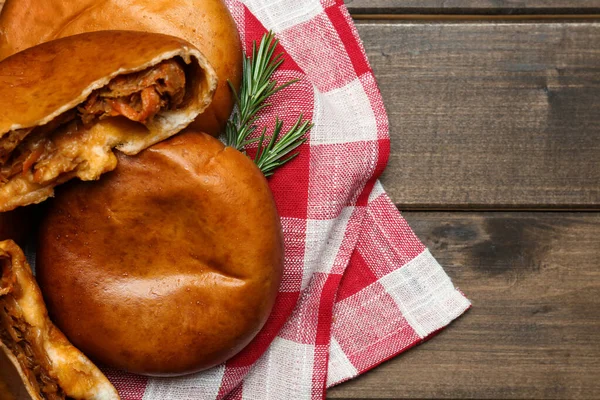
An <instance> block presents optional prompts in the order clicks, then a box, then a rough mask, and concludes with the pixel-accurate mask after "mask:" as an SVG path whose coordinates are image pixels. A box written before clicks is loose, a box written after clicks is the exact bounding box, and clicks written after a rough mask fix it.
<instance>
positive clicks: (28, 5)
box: [0, 0, 242, 135]
mask: <svg viewBox="0 0 600 400" xmlns="http://www.w3.org/2000/svg"><path fill="white" fill-rule="evenodd" d="M24 27H27V28H26V29H24ZM99 30H134V31H145V32H156V33H164V34H167V35H172V36H176V37H179V38H182V39H185V40H187V41H188V42H190V43H192V44H193V45H194V46H196V47H197V48H198V49H199V50H200V51H201V52H202V53H203V54H204V56H206V58H207V59H208V61H209V62H210V63H211V65H212V66H213V68H214V69H215V71H216V73H217V77H218V79H219V83H218V86H217V91H216V92H215V97H214V99H213V103H212V105H211V106H210V107H209V108H208V109H207V110H206V111H205V112H204V113H202V114H201V115H200V116H199V117H198V118H197V119H196V122H195V123H194V124H193V125H192V127H194V128H196V129H198V130H202V131H204V132H208V133H210V134H212V135H216V134H218V133H219V131H220V130H222V129H223V127H224V126H225V123H226V122H227V119H228V118H229V115H230V114H231V111H232V110H233V105H234V98H233V95H232V93H231V90H230V89H229V87H228V84H227V80H230V81H231V82H232V84H233V85H234V87H236V88H239V85H240V82H241V77H242V51H241V44H240V39H239V35H238V32H237V28H236V25H235V22H234V21H233V18H232V17H231V14H230V13H229V10H228V9H227V7H226V6H225V4H224V3H223V1H222V0H106V1H98V0H44V1H40V0H7V1H6V3H5V5H4V8H3V9H2V12H1V13H0V60H1V59H3V58H6V57H8V56H10V55H12V54H14V53H16V52H19V51H21V50H24V49H26V48H28V47H32V46H35V45H37V44H39V43H42V42H47V41H49V40H52V39H58V38H61V37H65V36H71V35H74V34H77V33H83V32H90V31H99Z"/></svg>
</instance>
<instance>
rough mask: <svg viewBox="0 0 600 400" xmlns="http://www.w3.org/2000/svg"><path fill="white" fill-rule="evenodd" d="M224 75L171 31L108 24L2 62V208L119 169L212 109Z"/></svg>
mask: <svg viewBox="0 0 600 400" xmlns="http://www.w3.org/2000/svg"><path fill="white" fill-rule="evenodd" d="M216 82H217V78H216V75H215V73H214V71H213V69H212V67H211V66H210V64H209V63H208V62H207V61H206V59H205V58H204V56H203V55H202V54H201V53H200V52H199V51H198V50H197V49H196V48H194V47H193V46H192V45H191V44H189V43H188V42H185V41H184V40H181V39H177V38H174V37H172V36H166V35H160V34H152V33H144V32H128V31H99V32H93V33H85V34H80V35H75V36H70V37H67V38H64V39H57V40H54V41H51V42H46V43H43V44H41V45H38V46H35V47H32V48H29V49H27V50H24V51H22V52H20V53H17V54H15V55H13V56H11V57H9V58H6V59H4V60H3V61H1V62H0V110H1V112H0V212H1V211H8V210H11V209H14V208H16V207H18V206H22V205H27V204H32V203H39V202H41V201H43V200H45V199H46V198H48V197H49V196H51V195H52V193H53V189H54V187H55V186H56V185H58V184H60V183H63V182H65V181H67V180H69V179H71V178H74V177H78V178H80V179H82V180H95V179H98V178H99V177H100V175H101V174H102V173H104V172H107V171H111V170H112V169H114V168H115V166H116V162H117V159H116V157H115V155H114V154H113V152H112V148H115V147H116V148H117V149H118V150H120V151H122V152H124V153H126V154H136V153H138V152H140V151H141V150H143V149H144V148H146V147H148V146H151V145H152V144H154V143H157V142H159V141H161V140H163V139H166V138H167V137H169V136H172V135H174V134H175V133H177V132H179V131H180V130H182V129H183V128H185V127H186V126H187V125H188V124H189V123H190V122H192V121H193V120H194V118H196V116H198V114H199V113H201V112H202V111H204V109H206V107H208V105H209V104H210V102H211V99H212V96H213V94H214V90H215V88H216Z"/></svg>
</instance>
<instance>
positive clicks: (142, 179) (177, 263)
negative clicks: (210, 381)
mask: <svg viewBox="0 0 600 400" xmlns="http://www.w3.org/2000/svg"><path fill="white" fill-rule="evenodd" d="M282 243H283V242H282V233H281V226H280V222H279V217H278V214H277V210H276V208H275V204H274V201H273V198H272V195H271V192H270V190H269V187H268V184H267V181H266V179H265V178H264V176H263V175H262V174H261V172H260V170H259V169H258V168H257V167H256V166H255V165H254V163H253V162H252V161H251V160H250V159H249V158H248V157H247V156H245V155H244V154H242V153H240V152H238V151H237V150H234V149H232V148H229V147H227V148H225V147H224V146H223V144H221V142H219V141H218V140H217V139H215V138H213V137H211V136H209V135H207V134H200V133H191V132H186V133H184V134H181V135H178V136H176V137H173V138H171V139H169V140H167V141H164V142H161V143H159V144H157V145H155V146H153V147H151V148H149V149H147V150H145V151H144V152H142V153H140V154H138V155H137V156H135V157H126V156H119V166H118V167H117V169H116V170H115V171H113V172H111V173H110V174H108V175H106V176H105V177H104V178H103V179H101V180H100V181H99V182H97V183H86V182H72V184H68V185H66V186H65V187H63V188H61V190H59V191H58V192H57V197H56V198H55V199H54V200H53V201H52V203H51V204H50V207H49V210H48V214H47V216H46V218H45V219H44V221H43V222H42V227H41V233H40V237H39V247H38V253H37V264H36V266H37V267H36V268H37V277H38V279H39V281H40V286H41V288H42V291H43V293H44V297H45V298H46V300H47V302H48V307H49V310H50V313H51V315H52V317H53V320H54V321H55V322H56V324H57V325H58V326H59V327H60V328H61V329H62V330H63V331H64V332H65V334H66V335H67V337H68V338H69V339H70V340H71V341H72V342H73V343H74V344H75V345H76V346H77V347H78V348H80V349H81V350H82V351H83V352H84V353H85V354H87V355H88V356H89V357H90V358H92V359H93V360H96V361H98V362H101V363H103V364H106V365H109V366H112V367H115V368H120V369H125V370H128V371H131V372H136V373H140V374H149V375H172V374H184V373H191V372H195V371H198V370H202V369H205V368H209V367H212V366H214V365H217V364H219V363H221V362H223V361H225V360H227V359H228V358H230V357H231V356H233V355H234V354H236V353H237V352H239V351H240V350H241V349H242V348H243V347H244V346H246V345H247V344H248V343H249V342H250V340H251V339H252V338H253V337H254V336H255V335H256V333H258V331H259V330H260V329H261V327H262V326H263V324H264V323H265V321H266V319H267V317H268V315H269V313H270V311H271V308H272V306H273V302H274V300H275V296H276V294H277V289H278V286H279V283H280V279H281V273H282V267H283V244H282Z"/></svg>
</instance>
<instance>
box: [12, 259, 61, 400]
mask: <svg viewBox="0 0 600 400" xmlns="http://www.w3.org/2000/svg"><path fill="white" fill-rule="evenodd" d="M0 263H1V265H2V267H1V268H2V270H3V271H2V272H3V273H2V278H1V280H0V340H1V341H2V343H4V345H5V346H6V347H8V349H9V350H10V351H11V352H12V354H13V355H14V356H15V357H16V359H17V361H18V362H19V364H20V366H21V369H22V370H23V372H24V374H25V378H26V379H27V380H28V382H29V384H30V385H31V387H33V388H34V390H36V391H37V392H38V393H39V394H40V396H41V398H43V399H48V400H64V399H68V397H67V396H66V395H65V393H64V391H63V390H62V389H61V388H60V387H59V385H58V382H57V381H56V379H54V378H53V377H52V376H51V374H50V373H49V371H50V361H49V359H48V357H47V355H46V353H45V351H44V349H43V344H42V342H41V338H40V335H36V332H34V328H32V327H31V326H29V324H27V322H26V321H25V319H24V317H23V315H22V313H21V309H20V307H19V305H18V304H17V302H16V300H15V297H14V296H18V293H19V292H20V288H19V287H18V283H17V282H16V278H15V277H14V276H13V275H12V273H11V268H10V261H9V260H7V259H1V260H0Z"/></svg>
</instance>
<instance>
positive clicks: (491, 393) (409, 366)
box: [328, 212, 600, 399]
mask: <svg viewBox="0 0 600 400" xmlns="http://www.w3.org/2000/svg"><path fill="white" fill-rule="evenodd" d="M404 216H405V218H406V219H407V220H408V222H409V223H410V225H411V226H412V228H413V229H414V230H415V232H416V234H417V235H418V236H419V237H420V238H421V239H422V240H423V242H424V243H425V244H426V245H427V246H429V247H430V249H431V252H432V253H433V255H434V256H435V257H436V258H437V259H438V260H439V261H440V263H441V264H442V265H444V267H445V269H446V271H447V272H448V274H449V275H450V276H451V277H452V279H453V281H454V283H455V284H456V285H457V286H458V287H459V288H461V289H462V290H463V291H464V292H465V293H466V294H467V295H468V297H469V298H470V299H471V301H472V302H473V308H472V309H471V310H470V311H468V312H467V313H466V314H465V315H464V316H462V317H461V318H459V319H458V320H457V321H455V322H454V323H453V324H452V325H451V326H450V327H448V328H447V329H446V330H445V331H443V332H442V333H440V334H439V335H437V336H436V337H435V338H434V339H433V340H431V341H429V342H426V343H424V344H422V345H420V346H418V347H416V348H415V349H412V350H410V351H408V352H407V353H405V354H403V355H402V356H400V357H397V358H395V359H393V360H391V361H388V362H386V363H384V364H382V365H381V366H379V367H378V368H376V369H374V370H372V371H371V372H368V373H367V374H365V375H364V376H362V377H361V378H360V379H357V380H355V381H350V382H348V383H344V384H342V385H340V386H338V387H336V388H333V389H330V390H329V392H328V398H331V399H341V398H347V399H350V398H352V399H358V398H394V399H404V398H416V399H430V398H446V399H449V398H456V399H458V398H482V399H523V398H529V399H575V398H577V399H598V398H600V380H599V379H598V377H600V340H598V339H599V337H600V336H599V332H600V269H599V268H598V266H599V265H600V252H599V251H598V249H600V213H551V212H548V213H544V212H539V213H530V212H524V213H519V212H497V213H495V212H450V213H449V212H406V213H404Z"/></svg>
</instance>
